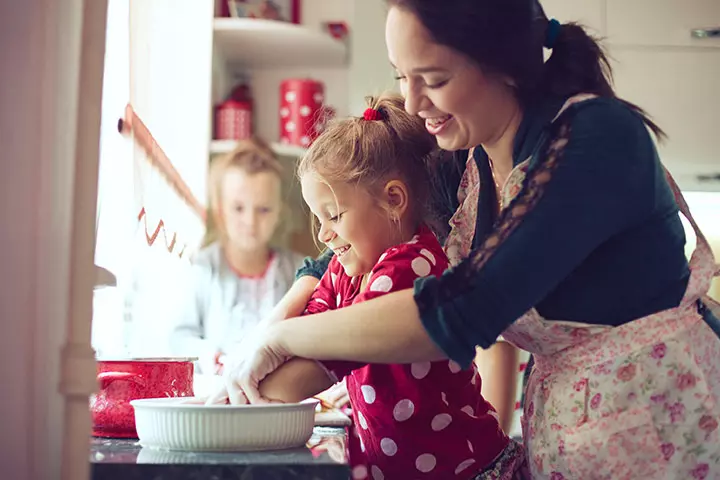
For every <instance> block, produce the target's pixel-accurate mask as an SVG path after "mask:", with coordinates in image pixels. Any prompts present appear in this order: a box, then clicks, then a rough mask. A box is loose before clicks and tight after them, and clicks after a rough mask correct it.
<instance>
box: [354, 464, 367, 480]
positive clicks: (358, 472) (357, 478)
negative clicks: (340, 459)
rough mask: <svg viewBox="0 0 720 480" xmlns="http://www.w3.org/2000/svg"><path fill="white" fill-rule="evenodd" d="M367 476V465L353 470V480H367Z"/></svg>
mask: <svg viewBox="0 0 720 480" xmlns="http://www.w3.org/2000/svg"><path fill="white" fill-rule="evenodd" d="M367 476H368V470H367V467H366V466H365V465H358V466H357V467H355V468H353V469H352V478H353V480H363V478H367Z"/></svg>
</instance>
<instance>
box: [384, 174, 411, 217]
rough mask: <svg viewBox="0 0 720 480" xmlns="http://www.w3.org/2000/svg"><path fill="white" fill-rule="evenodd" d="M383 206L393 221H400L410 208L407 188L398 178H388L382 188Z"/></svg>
mask: <svg viewBox="0 0 720 480" xmlns="http://www.w3.org/2000/svg"><path fill="white" fill-rule="evenodd" d="M383 200H384V203H385V208H386V209H387V210H388V212H389V213H390V215H391V218H392V219H393V220H394V221H400V219H402V218H403V216H404V215H405V213H406V212H407V211H408V209H409V208H410V197H409V195H408V188H407V185H405V183H403V182H402V181H400V180H390V181H389V182H387V183H386V184H385V188H384V189H383Z"/></svg>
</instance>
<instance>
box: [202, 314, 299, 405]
mask: <svg viewBox="0 0 720 480" xmlns="http://www.w3.org/2000/svg"><path fill="white" fill-rule="evenodd" d="M278 333H279V329H278V328H277V326H276V325H271V326H268V327H267V328H259V329H258V330H256V333H255V334H253V335H251V336H250V337H249V338H248V339H247V340H245V341H243V342H241V344H240V346H239V347H238V350H239V351H238V352H233V353H232V354H231V359H230V361H229V363H228V364H226V365H225V372H224V382H223V383H224V385H223V387H222V388H220V389H218V390H217V391H216V392H215V393H214V394H213V395H211V396H210V398H209V399H208V401H207V403H208V404H217V403H230V404H233V405H244V404H247V403H271V402H270V401H269V400H268V399H266V398H265V397H263V396H262V395H261V394H260V391H259V390H258V385H259V384H260V382H261V381H262V380H263V379H264V378H265V377H266V376H268V375H269V374H271V373H272V372H274V371H275V370H277V369H278V367H280V365H282V364H283V363H285V362H286V361H287V360H289V359H290V355H289V354H288V353H287V352H285V351H284V349H283V348H282V346H281V344H280V342H279V335H278Z"/></svg>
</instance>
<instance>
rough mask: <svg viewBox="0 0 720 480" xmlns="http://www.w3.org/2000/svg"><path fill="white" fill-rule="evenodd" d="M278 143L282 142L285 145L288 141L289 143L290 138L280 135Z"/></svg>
mask: <svg viewBox="0 0 720 480" xmlns="http://www.w3.org/2000/svg"><path fill="white" fill-rule="evenodd" d="M280 143H284V144H286V145H287V144H288V143H290V139H289V138H288V137H282V138H281V139H280Z"/></svg>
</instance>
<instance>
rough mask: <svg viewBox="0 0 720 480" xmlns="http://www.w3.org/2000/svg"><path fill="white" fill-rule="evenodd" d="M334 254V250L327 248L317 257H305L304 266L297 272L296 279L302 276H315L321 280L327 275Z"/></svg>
mask: <svg viewBox="0 0 720 480" xmlns="http://www.w3.org/2000/svg"><path fill="white" fill-rule="evenodd" d="M334 255H335V253H333V251H332V250H330V249H327V250H326V251H324V252H323V253H321V254H320V256H318V257H317V258H312V257H305V259H304V260H303V264H302V266H301V267H300V268H298V270H297V272H295V280H297V279H298V278H300V277H315V278H317V279H318V280H320V279H321V278H322V277H323V275H325V271H326V270H327V269H328V265H330V260H332V258H333V256H334Z"/></svg>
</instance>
